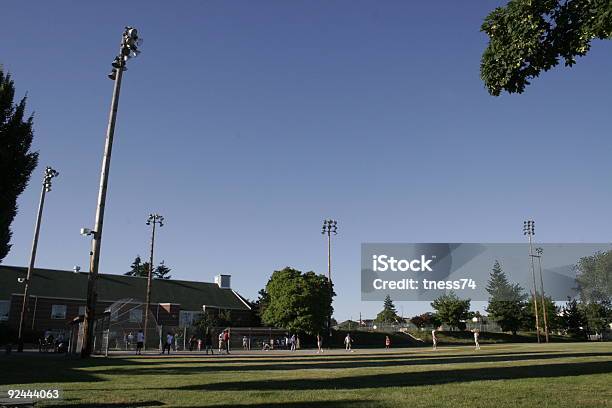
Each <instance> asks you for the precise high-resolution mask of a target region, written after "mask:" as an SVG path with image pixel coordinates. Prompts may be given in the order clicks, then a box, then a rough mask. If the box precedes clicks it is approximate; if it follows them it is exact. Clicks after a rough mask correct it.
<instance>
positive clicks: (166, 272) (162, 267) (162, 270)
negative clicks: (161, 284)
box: [153, 261, 172, 279]
mask: <svg viewBox="0 0 612 408" xmlns="http://www.w3.org/2000/svg"><path fill="white" fill-rule="evenodd" d="M170 271H171V269H170V268H168V267H167V266H166V264H165V263H164V261H161V262H160V263H159V266H158V267H157V268H155V270H154V271H153V277H154V278H155V279H170V278H172V275H170Z"/></svg>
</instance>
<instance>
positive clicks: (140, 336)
mask: <svg viewBox="0 0 612 408" xmlns="http://www.w3.org/2000/svg"><path fill="white" fill-rule="evenodd" d="M134 340H136V354H142V348H143V346H144V332H143V331H142V329H140V330H138V331H137V332H136V336H134V334H133V333H132V332H129V333H128V335H127V336H126V346H127V349H128V350H129V349H130V348H131V347H132V344H134Z"/></svg>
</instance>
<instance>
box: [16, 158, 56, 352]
mask: <svg viewBox="0 0 612 408" xmlns="http://www.w3.org/2000/svg"><path fill="white" fill-rule="evenodd" d="M57 176H59V173H58V172H57V171H56V170H55V169H53V168H51V167H49V166H47V167H46V168H45V174H44V176H43V182H42V190H41V192H40V201H39V203H38V214H37V216H36V225H35V227H34V239H33V241H32V251H31V252H30V263H29V265H28V272H27V275H26V277H25V279H24V281H23V282H24V283H25V286H24V288H23V301H22V302H21V314H20V315H19V331H18V334H17V351H19V352H22V351H23V323H24V322H25V319H26V314H27V311H28V300H29V294H28V292H29V291H30V280H31V279H32V272H33V270H34V262H35V261H36V250H37V249H38V236H39V234H40V223H41V221H42V214H43V208H44V206H45V196H46V194H47V193H48V192H50V191H51V184H52V180H53V179H54V178H55V177H57Z"/></svg>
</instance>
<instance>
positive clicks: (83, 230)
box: [80, 228, 96, 237]
mask: <svg viewBox="0 0 612 408" xmlns="http://www.w3.org/2000/svg"><path fill="white" fill-rule="evenodd" d="M95 233H96V231H94V230H91V229H89V228H81V231H80V234H81V235H83V236H84V237H86V236H88V235H95Z"/></svg>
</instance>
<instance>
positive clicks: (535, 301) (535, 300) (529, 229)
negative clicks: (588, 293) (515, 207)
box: [523, 220, 540, 343]
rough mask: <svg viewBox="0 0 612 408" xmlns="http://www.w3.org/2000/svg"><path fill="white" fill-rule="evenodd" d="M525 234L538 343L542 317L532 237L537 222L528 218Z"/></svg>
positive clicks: (524, 224) (524, 226)
mask: <svg viewBox="0 0 612 408" xmlns="http://www.w3.org/2000/svg"><path fill="white" fill-rule="evenodd" d="M523 234H524V235H527V237H528V238H529V259H531V276H532V277H533V292H532V294H531V297H532V299H533V306H534V308H535V326H536V336H537V338H538V343H539V342H540V318H539V317H538V315H539V313H538V288H537V286H536V278H535V267H534V265H533V245H532V242H531V237H532V236H533V235H535V222H534V221H533V220H528V221H524V222H523Z"/></svg>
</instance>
